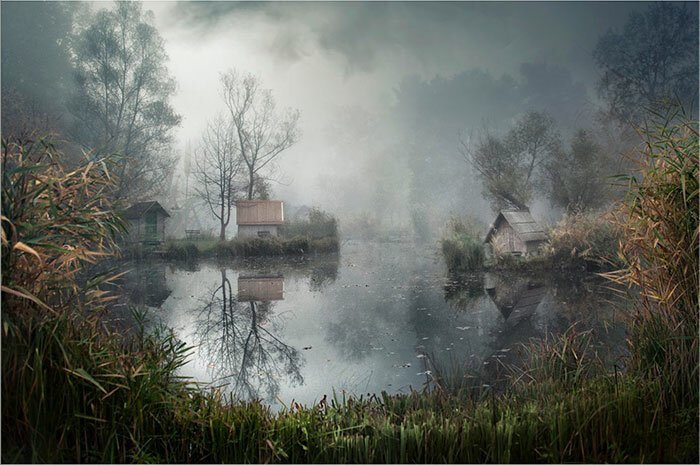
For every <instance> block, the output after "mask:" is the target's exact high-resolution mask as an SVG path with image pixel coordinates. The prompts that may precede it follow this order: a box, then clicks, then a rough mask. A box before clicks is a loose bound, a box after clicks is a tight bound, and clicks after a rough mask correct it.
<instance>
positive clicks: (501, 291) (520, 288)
mask: <svg viewBox="0 0 700 465" xmlns="http://www.w3.org/2000/svg"><path fill="white" fill-rule="evenodd" d="M485 287H486V293H487V294H488V295H489V297H491V300H492V301H493V303H494V304H495V305H496V307H497V308H498V310H499V311H500V312H501V315H503V318H504V319H505V323H504V324H503V325H502V326H501V327H500V329H498V330H497V331H494V332H493V335H494V336H495V340H494V341H493V343H492V344H490V345H491V347H492V348H493V352H492V354H491V356H490V357H487V358H486V362H485V363H486V365H485V367H484V369H485V372H486V374H487V378H488V379H490V381H491V382H497V380H500V381H503V380H504V379H507V376H505V377H504V372H503V370H504V367H506V366H508V365H513V364H518V358H519V353H518V352H519V351H518V350H517V348H518V346H519V344H522V343H526V342H527V341H528V340H529V339H531V338H535V337H541V334H540V330H539V329H538V328H537V327H536V325H535V324H533V318H532V317H533V316H534V315H535V312H536V311H537V308H538V307H539V305H540V303H541V302H542V300H543V299H544V296H545V294H546V293H547V288H546V287H545V286H544V284H543V283H541V282H537V281H533V280H531V279H528V278H525V277H518V276H499V275H496V274H492V273H487V274H486V280H485ZM499 362H500V363H499ZM505 373H507V370H506V372H505Z"/></svg>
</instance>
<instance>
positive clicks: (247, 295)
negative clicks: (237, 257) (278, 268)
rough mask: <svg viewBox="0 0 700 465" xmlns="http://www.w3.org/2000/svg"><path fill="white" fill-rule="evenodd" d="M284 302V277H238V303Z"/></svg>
mask: <svg viewBox="0 0 700 465" xmlns="http://www.w3.org/2000/svg"><path fill="white" fill-rule="evenodd" d="M272 300H284V277H282V276H279V275H278V276H239V277H238V301H239V302H269V301H272Z"/></svg>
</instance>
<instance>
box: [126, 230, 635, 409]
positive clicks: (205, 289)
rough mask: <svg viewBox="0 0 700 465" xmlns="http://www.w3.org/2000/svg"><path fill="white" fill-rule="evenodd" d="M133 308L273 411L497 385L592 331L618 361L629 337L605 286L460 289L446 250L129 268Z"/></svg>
mask: <svg viewBox="0 0 700 465" xmlns="http://www.w3.org/2000/svg"><path fill="white" fill-rule="evenodd" d="M125 267H126V268H131V269H132V272H131V273H130V275H129V277H128V278H126V279H125V281H124V285H123V293H124V298H125V301H126V300H128V301H129V302H131V303H138V304H142V305H146V306H148V307H151V308H152V313H153V315H154V316H156V317H157V318H159V319H161V320H162V322H164V323H165V324H167V325H168V326H170V327H172V328H174V329H175V331H176V333H177V335H178V337H179V338H180V339H181V340H183V341H185V342H186V343H187V344H188V345H191V346H193V347H194V348H195V349H194V351H193V354H192V357H191V361H190V362H189V363H188V364H187V365H186V367H185V368H184V369H183V374H184V375H187V376H191V377H193V378H194V379H196V380H199V381H203V382H207V383H209V382H211V383H214V384H216V385H225V386H226V387H225V389H226V390H227V391H228V392H231V393H233V394H234V395H235V396H236V397H237V398H240V399H251V398H261V399H263V400H264V401H265V402H266V403H268V404H271V405H273V406H278V405H281V403H284V404H285V405H289V403H290V402H291V401H292V400H293V399H294V400H296V401H297V402H300V403H307V404H309V403H312V402H314V401H318V400H320V399H321V398H322V397H323V395H324V394H328V395H329V396H331V395H332V394H333V389H335V392H336V393H338V394H342V392H347V393H351V394H357V395H359V394H367V393H379V392H381V391H388V392H407V391H409V390H410V389H411V388H413V389H421V388H422V387H423V386H424V385H426V383H428V382H430V381H431V380H432V379H433V377H434V376H436V375H437V373H445V372H449V371H450V370H452V369H453V368H455V367H459V368H460V373H469V374H471V375H473V376H475V377H476V378H474V379H475V382H478V383H492V382H494V381H495V380H496V379H497V378H499V376H501V373H502V366H503V365H506V364H509V363H517V362H518V357H519V356H518V354H519V353H520V352H521V349H520V347H521V343H524V342H527V341H528V340H529V339H530V338H541V337H544V336H545V335H547V334H550V333H555V334H556V333H559V332H562V331H564V330H565V329H566V328H568V327H569V326H570V325H571V324H572V323H574V322H579V324H578V328H579V329H580V330H591V331H592V332H593V335H594V338H595V340H596V345H597V347H599V349H600V353H601V354H603V355H605V356H606V357H607V358H608V359H609V361H614V359H615V358H616V357H617V356H618V355H619V354H621V352H622V350H623V349H622V348H623V341H624V338H625V332H624V325H623V323H622V321H620V320H621V318H620V316H621V312H620V311H619V307H620V305H621V302H614V295H613V294H612V293H611V292H609V291H607V290H606V288H605V287H604V283H603V282H601V281H599V280H595V279H591V277H590V276H589V277H578V278H577V279H575V280H568V281H567V280H564V279H555V278H553V277H551V276H550V277H538V276H528V275H517V274H496V273H487V274H480V275H474V276H464V277H459V278H454V277H450V276H448V274H447V273H446V271H445V267H444V265H443V263H442V262H441V259H440V258H439V256H438V255H437V253H436V251H435V248H430V247H423V248H420V247H416V246H414V245H413V244H378V243H361V242H352V241H351V242H347V243H345V244H343V247H342V251H341V254H340V255H339V256H323V257H316V258H309V259H296V260H284V259H259V260H248V261H235V262H233V263H226V264H220V263H216V262H200V263H198V264H196V265H189V268H188V267H182V266H177V265H173V264H166V263H148V264H135V263H130V264H126V265H125Z"/></svg>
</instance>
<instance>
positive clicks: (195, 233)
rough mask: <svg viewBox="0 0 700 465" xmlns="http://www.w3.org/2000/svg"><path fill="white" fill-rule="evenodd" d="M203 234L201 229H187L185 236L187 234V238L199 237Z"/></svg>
mask: <svg viewBox="0 0 700 465" xmlns="http://www.w3.org/2000/svg"><path fill="white" fill-rule="evenodd" d="M201 235H202V231H200V230H199V229H185V236H187V239H190V240H191V239H199V237H200V236H201Z"/></svg>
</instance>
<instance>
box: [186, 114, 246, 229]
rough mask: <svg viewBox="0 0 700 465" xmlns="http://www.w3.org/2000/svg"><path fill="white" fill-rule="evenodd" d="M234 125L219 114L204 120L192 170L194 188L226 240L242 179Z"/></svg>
mask: <svg viewBox="0 0 700 465" xmlns="http://www.w3.org/2000/svg"><path fill="white" fill-rule="evenodd" d="M232 129H233V128H232V127H231V125H230V124H229V123H227V122H226V120H225V119H224V118H223V117H222V116H219V117H217V118H215V119H214V120H213V121H210V122H209V123H208V124H207V129H206V130H205V132H204V134H203V135H202V144H201V147H200V148H199V150H198V154H197V157H196V158H195V162H194V164H195V169H194V172H193V173H192V174H193V176H194V178H195V181H196V187H195V191H196V192H197V194H198V195H199V196H200V197H201V198H202V199H203V200H204V202H205V203H206V204H207V206H208V207H209V209H210V210H211V212H212V214H213V215H214V217H216V219H217V220H219V225H220V226H221V229H220V232H219V239H220V240H222V241H224V240H226V227H227V226H228V224H229V221H230V220H231V210H232V208H233V206H234V205H235V202H236V198H237V193H238V192H240V191H241V187H242V183H241V181H240V179H239V175H240V174H241V172H242V162H241V160H242V158H241V157H240V152H239V150H238V146H237V144H236V142H235V140H234V132H233V130H232Z"/></svg>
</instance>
